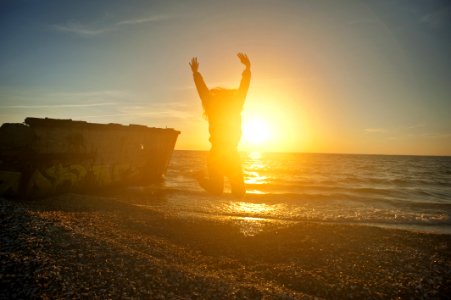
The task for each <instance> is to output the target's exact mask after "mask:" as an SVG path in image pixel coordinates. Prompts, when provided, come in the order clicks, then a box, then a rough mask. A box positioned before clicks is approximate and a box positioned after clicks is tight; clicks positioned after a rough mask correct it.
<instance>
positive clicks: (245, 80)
mask: <svg viewBox="0 0 451 300" xmlns="http://www.w3.org/2000/svg"><path fill="white" fill-rule="evenodd" d="M237 56H238V58H239V59H240V61H241V63H242V64H243V65H245V66H246V69H244V71H243V73H242V78H241V82H240V87H239V89H238V94H239V97H240V100H241V101H242V102H243V103H244V100H245V99H246V95H247V90H248V89H249V84H250V82H251V61H250V60H249V58H248V57H247V55H246V54H244V53H241V52H240V53H238V54H237Z"/></svg>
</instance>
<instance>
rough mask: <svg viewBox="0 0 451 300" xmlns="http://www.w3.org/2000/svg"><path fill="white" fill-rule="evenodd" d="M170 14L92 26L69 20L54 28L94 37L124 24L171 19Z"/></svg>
mask: <svg viewBox="0 0 451 300" xmlns="http://www.w3.org/2000/svg"><path fill="white" fill-rule="evenodd" d="M169 18H170V16H168V15H163V14H160V15H153V16H147V17H136V18H132V19H127V20H122V21H119V22H116V23H111V24H105V25H103V26H98V27H95V26H92V25H91V26H90V25H86V24H82V23H80V22H68V23H66V24H63V25H61V24H56V25H53V26H52V28H53V30H55V31H59V32H67V33H73V34H76V35H79V36H81V37H86V38H89V37H94V36H98V35H102V34H105V33H108V32H112V31H116V30H118V29H119V28H120V27H123V26H131V25H140V24H146V23H152V22H158V21H162V20H166V19H169Z"/></svg>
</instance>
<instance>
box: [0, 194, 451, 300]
mask: <svg viewBox="0 0 451 300" xmlns="http://www.w3.org/2000/svg"><path fill="white" fill-rule="evenodd" d="M0 222H1V223H0V224H1V227H0V230H1V243H0V262H1V263H0V284H1V288H0V298H1V299H5V298H8V299H11V298H30V297H37V298H78V297H80V298H83V297H85V298H98V299H107V298H148V299H234V298H237V299H302V298H312V297H319V298H327V299H336V298H366V299H379V298H397V297H401V298H410V297H414V298H443V299H444V298H446V297H448V296H449V295H450V294H451V251H450V246H451V236H449V235H439V234H427V233H417V232H412V231H403V230H395V229H384V228H376V227H369V226H356V225H345V224H318V223H312V222H305V223H298V224H295V225H290V226H287V227H283V228H281V227H273V228H271V227H268V228H265V230H264V231H263V232H261V233H259V234H257V235H255V236H245V235H243V234H242V232H241V231H240V228H239V227H238V225H237V224H236V223H233V222H227V221H214V220H206V219H196V218H179V217H177V216H175V215H172V214H170V212H168V213H164V212H161V211H155V210H151V209H146V208H142V207H137V206H133V205H130V204H126V203H122V202H118V201H116V200H114V198H112V197H108V196H98V195H97V196H95V195H76V194H69V195H62V196H58V197H54V198H49V199H42V200H35V201H32V202H29V201H28V202H21V201H14V200H6V199H0Z"/></svg>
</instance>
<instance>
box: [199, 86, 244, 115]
mask: <svg viewBox="0 0 451 300" xmlns="http://www.w3.org/2000/svg"><path fill="white" fill-rule="evenodd" d="M236 93H237V90H236V89H225V88H222V87H215V88H212V89H210V97H209V101H208V102H209V104H208V105H209V106H210V108H212V107H213V106H215V105H220V103H221V102H222V101H230V100H232V99H233V98H234V97H235V95H236ZM204 114H205V115H207V116H208V110H207V107H205V106H204Z"/></svg>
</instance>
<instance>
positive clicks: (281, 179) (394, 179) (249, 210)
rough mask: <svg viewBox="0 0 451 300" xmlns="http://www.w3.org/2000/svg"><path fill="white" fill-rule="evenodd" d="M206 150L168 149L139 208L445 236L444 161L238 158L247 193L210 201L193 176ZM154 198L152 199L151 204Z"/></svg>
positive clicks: (450, 174) (247, 224)
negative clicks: (160, 177)
mask: <svg viewBox="0 0 451 300" xmlns="http://www.w3.org/2000/svg"><path fill="white" fill-rule="evenodd" d="M206 157H207V152H201V151H174V153H173V155H172V159H171V162H170V164H169V167H168V171H167V173H166V177H165V182H164V183H163V185H162V187H161V189H162V192H161V193H159V195H160V198H159V201H152V200H149V201H145V202H144V203H143V202H142V201H141V203H138V204H140V205H145V206H150V207H153V208H154V209H164V210H165V211H170V212H171V213H175V214H178V215H180V216H182V217H201V218H213V219H229V220H233V221H235V222H237V223H238V224H241V225H242V231H243V233H245V234H255V232H258V231H259V230H260V229H261V227H262V226H263V225H264V224H268V223H280V224H289V223H296V222H305V221H309V222H328V223H350V224H361V225H369V226H383V227H397V228H403V229H412V230H422V231H432V232H437V233H447V234H451V219H450V213H451V157H429V156H394V155H393V156H392V155H354V154H350V155H348V154H346V155H345V154H307V153H258V152H250V153H242V156H241V158H242V165H243V172H244V178H245V183H246V188H247V194H246V196H245V197H244V198H242V199H239V198H235V197H233V196H232V195H231V194H230V187H229V186H228V185H227V179H226V188H225V194H224V195H222V196H211V195H209V194H207V193H206V192H205V191H204V190H202V188H201V187H199V185H198V184H197V182H196V180H195V179H194V174H196V173H198V172H199V171H201V170H203V171H205V172H206ZM154 200H155V199H154Z"/></svg>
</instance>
